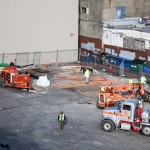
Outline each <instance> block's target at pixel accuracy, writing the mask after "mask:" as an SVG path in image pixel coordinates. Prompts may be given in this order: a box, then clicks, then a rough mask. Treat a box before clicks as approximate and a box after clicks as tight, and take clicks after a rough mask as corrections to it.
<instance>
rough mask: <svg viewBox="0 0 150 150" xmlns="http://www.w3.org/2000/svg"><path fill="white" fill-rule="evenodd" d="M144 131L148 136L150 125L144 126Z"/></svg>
mask: <svg viewBox="0 0 150 150" xmlns="http://www.w3.org/2000/svg"><path fill="white" fill-rule="evenodd" d="M142 133H143V134H144V135H146V136H149V135H150V126H144V127H143V128H142Z"/></svg>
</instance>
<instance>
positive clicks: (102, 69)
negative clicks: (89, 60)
mask: <svg viewBox="0 0 150 150" xmlns="http://www.w3.org/2000/svg"><path fill="white" fill-rule="evenodd" d="M104 65H105V57H103V69H102V71H106V69H105V68H104Z"/></svg>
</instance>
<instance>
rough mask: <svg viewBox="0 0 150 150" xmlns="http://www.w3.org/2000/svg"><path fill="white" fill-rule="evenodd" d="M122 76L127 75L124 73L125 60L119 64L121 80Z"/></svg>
mask: <svg viewBox="0 0 150 150" xmlns="http://www.w3.org/2000/svg"><path fill="white" fill-rule="evenodd" d="M122 76H125V75H124V60H122V62H121V64H120V66H119V80H120V79H121V77H122Z"/></svg>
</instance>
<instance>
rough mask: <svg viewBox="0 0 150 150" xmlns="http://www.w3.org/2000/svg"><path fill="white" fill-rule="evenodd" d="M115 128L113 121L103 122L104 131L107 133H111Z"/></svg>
mask: <svg viewBox="0 0 150 150" xmlns="http://www.w3.org/2000/svg"><path fill="white" fill-rule="evenodd" d="M114 128H115V125H114V123H113V122H112V121H111V120H104V121H103V122H102V130H103V131H106V132H111V131H113V130H114Z"/></svg>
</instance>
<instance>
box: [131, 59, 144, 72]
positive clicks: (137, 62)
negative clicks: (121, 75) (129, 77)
mask: <svg viewBox="0 0 150 150" xmlns="http://www.w3.org/2000/svg"><path fill="white" fill-rule="evenodd" d="M146 65H147V62H146V60H141V59H134V60H132V61H131V67H130V69H131V70H133V71H137V72H143V71H144V67H145V66H146Z"/></svg>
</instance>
